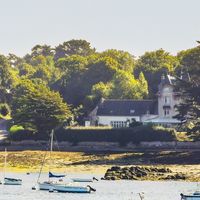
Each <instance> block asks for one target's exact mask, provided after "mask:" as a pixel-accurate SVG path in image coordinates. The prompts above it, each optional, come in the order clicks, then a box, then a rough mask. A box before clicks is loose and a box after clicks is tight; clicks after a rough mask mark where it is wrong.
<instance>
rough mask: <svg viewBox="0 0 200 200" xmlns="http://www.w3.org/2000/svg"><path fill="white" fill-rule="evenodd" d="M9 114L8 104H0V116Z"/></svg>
mask: <svg viewBox="0 0 200 200" xmlns="http://www.w3.org/2000/svg"><path fill="white" fill-rule="evenodd" d="M9 113H10V107H9V106H8V104H6V103H4V104H0V114H1V115H3V116H6V115H8V114H9Z"/></svg>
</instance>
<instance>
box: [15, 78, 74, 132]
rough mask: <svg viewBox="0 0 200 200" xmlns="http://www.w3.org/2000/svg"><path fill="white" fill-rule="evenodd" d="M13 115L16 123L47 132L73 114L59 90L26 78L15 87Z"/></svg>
mask: <svg viewBox="0 0 200 200" xmlns="http://www.w3.org/2000/svg"><path fill="white" fill-rule="evenodd" d="M12 117H13V121H14V123H15V124H18V125H22V126H23V127H25V128H27V129H33V130H34V131H37V132H39V133H42V134H47V133H50V131H51V130H52V129H54V128H56V127H58V126H59V125H61V124H62V123H64V122H65V121H67V119H69V118H70V117H72V115H71V112H70V109H69V106H68V105H67V104H66V103H64V102H63V99H62V98H61V97H60V95H59V93H58V92H54V91H51V90H50V89H49V88H48V87H47V86H46V85H42V84H35V83H33V82H32V81H28V80H24V81H21V83H20V84H19V85H18V86H17V88H16V89H15V93H14V97H13V103H12Z"/></svg>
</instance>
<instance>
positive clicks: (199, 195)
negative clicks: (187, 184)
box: [181, 191, 200, 200]
mask: <svg viewBox="0 0 200 200" xmlns="http://www.w3.org/2000/svg"><path fill="white" fill-rule="evenodd" d="M181 200H200V191H196V192H194V193H193V194H187V195H185V194H182V193H181Z"/></svg>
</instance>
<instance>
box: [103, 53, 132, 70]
mask: <svg viewBox="0 0 200 200" xmlns="http://www.w3.org/2000/svg"><path fill="white" fill-rule="evenodd" d="M101 56H103V57H111V58H112V59H114V60H116V61H117V62H118V66H117V68H118V69H121V70H124V71H126V72H130V73H133V69H134V65H135V60H134V56H132V55H131V54H130V53H128V52H126V51H120V50H116V49H109V50H107V51H104V52H102V53H101Z"/></svg>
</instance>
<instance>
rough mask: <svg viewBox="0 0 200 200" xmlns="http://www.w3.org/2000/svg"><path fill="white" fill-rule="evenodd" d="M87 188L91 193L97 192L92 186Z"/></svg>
mask: <svg viewBox="0 0 200 200" xmlns="http://www.w3.org/2000/svg"><path fill="white" fill-rule="evenodd" d="M87 187H88V188H89V189H90V191H92V192H96V189H94V188H92V187H91V186H90V185H87Z"/></svg>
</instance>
